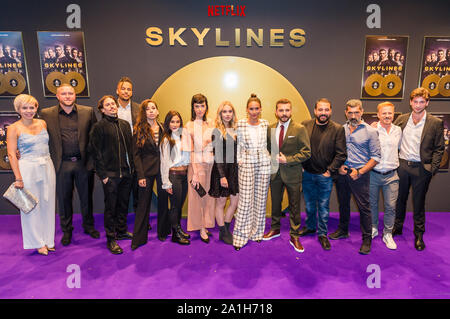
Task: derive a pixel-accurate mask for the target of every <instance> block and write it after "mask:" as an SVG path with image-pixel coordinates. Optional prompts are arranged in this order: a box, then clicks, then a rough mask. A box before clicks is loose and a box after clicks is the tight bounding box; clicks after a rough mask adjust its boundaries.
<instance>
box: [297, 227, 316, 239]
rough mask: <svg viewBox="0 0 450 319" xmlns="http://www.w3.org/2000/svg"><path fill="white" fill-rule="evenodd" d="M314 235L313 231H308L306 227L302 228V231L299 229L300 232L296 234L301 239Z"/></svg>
mask: <svg viewBox="0 0 450 319" xmlns="http://www.w3.org/2000/svg"><path fill="white" fill-rule="evenodd" d="M315 233H316V231H315V230H312V229H309V228H308V227H306V226H304V227H303V228H302V229H300V231H299V232H298V235H299V236H300V237H303V236H306V235H308V234H315Z"/></svg>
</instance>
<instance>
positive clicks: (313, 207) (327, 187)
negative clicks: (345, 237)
mask: <svg viewBox="0 0 450 319" xmlns="http://www.w3.org/2000/svg"><path fill="white" fill-rule="evenodd" d="M302 185H303V197H304V198H305V207H306V216H307V217H306V227H307V228H308V229H311V230H316V229H317V230H318V232H317V234H318V236H321V235H325V236H326V235H327V233H328V217H329V215H330V195H331V190H332V188H333V179H332V178H331V177H325V176H323V175H322V174H311V173H308V172H307V171H304V172H303V180H302ZM317 216H318V217H319V218H318V219H319V224H317Z"/></svg>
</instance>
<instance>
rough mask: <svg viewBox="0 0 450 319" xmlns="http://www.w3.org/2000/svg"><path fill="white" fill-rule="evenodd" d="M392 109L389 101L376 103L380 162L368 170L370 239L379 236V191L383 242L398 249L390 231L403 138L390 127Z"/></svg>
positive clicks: (392, 225) (395, 127)
mask: <svg viewBox="0 0 450 319" xmlns="http://www.w3.org/2000/svg"><path fill="white" fill-rule="evenodd" d="M394 110H395V107H394V105H393V104H392V103H390V102H383V103H380V104H378V106H377V111H378V119H379V120H380V121H379V122H378V124H377V131H378V138H379V140H380V148H381V160H380V162H379V163H378V164H377V165H376V166H375V167H374V168H373V169H372V170H371V171H370V187H369V196H370V209H371V211H372V238H375V237H376V236H378V212H379V210H378V199H379V194H380V188H381V189H382V191H383V198H384V218H383V220H384V230H383V242H384V243H385V244H386V247H387V248H389V249H397V245H396V243H395V242H394V240H393V238H392V229H393V228H394V220H395V204H396V201H397V196H398V185H399V178H398V174H397V167H398V166H399V160H398V149H399V147H400V141H401V138H402V130H401V128H400V127H398V126H397V125H394V124H392V121H393V120H394Z"/></svg>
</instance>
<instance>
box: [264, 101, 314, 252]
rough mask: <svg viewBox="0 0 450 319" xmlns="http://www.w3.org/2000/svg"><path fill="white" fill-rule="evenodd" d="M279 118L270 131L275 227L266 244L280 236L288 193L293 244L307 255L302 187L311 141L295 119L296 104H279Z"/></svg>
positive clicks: (271, 184)
mask: <svg viewBox="0 0 450 319" xmlns="http://www.w3.org/2000/svg"><path fill="white" fill-rule="evenodd" d="M275 115H276V117H277V119H278V122H276V123H273V124H272V125H270V126H269V127H268V132H267V149H268V150H269V152H270V153H271V159H272V160H271V162H272V167H271V176H270V189H271V200H272V224H271V226H270V231H269V232H268V233H266V234H265V235H264V237H263V240H270V239H273V238H276V237H278V236H280V227H281V202H282V200H283V193H284V189H285V188H286V189H287V192H288V200H289V221H290V232H289V233H290V236H291V238H290V241H289V243H290V244H291V245H292V246H293V247H294V249H295V251H297V252H300V253H301V252H303V251H304V248H303V246H302V244H301V243H300V241H299V239H298V237H299V230H300V224H301V219H300V198H301V183H302V162H304V161H306V160H307V159H308V158H309V157H310V156H311V149H310V145H309V137H308V133H307V132H306V129H305V127H304V126H303V125H301V124H300V123H296V122H294V121H293V120H292V119H291V115H292V103H291V102H290V101H289V100H288V99H281V100H279V101H278V102H277V103H276V111H275Z"/></svg>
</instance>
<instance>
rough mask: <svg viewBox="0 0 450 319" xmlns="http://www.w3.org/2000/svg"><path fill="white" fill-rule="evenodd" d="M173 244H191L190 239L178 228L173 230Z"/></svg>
mask: <svg viewBox="0 0 450 319" xmlns="http://www.w3.org/2000/svg"><path fill="white" fill-rule="evenodd" d="M172 242H174V243H178V244H180V245H189V244H190V243H191V242H190V241H189V239H187V238H184V237H183V235H182V234H181V232H180V231H179V230H178V229H177V228H172Z"/></svg>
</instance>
